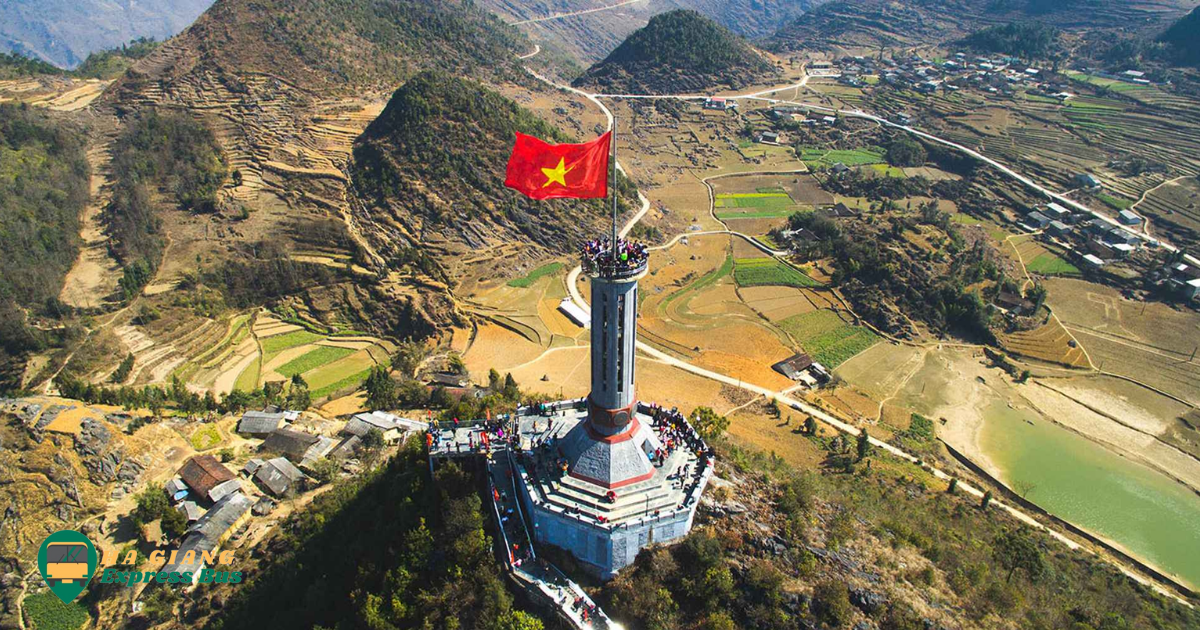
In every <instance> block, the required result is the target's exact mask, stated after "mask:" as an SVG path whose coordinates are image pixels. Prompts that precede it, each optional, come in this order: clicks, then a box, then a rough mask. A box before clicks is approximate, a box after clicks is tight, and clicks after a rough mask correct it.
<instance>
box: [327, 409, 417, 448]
mask: <svg viewBox="0 0 1200 630" xmlns="http://www.w3.org/2000/svg"><path fill="white" fill-rule="evenodd" d="M371 429H378V430H379V432H380V433H382V434H383V441H384V442H386V443H388V444H391V443H393V442H396V441H398V440H399V439H400V437H401V435H403V431H404V425H403V424H401V422H400V418H399V417H398V416H394V415H392V414H390V413H384V412H382V411H372V412H370V413H360V414H356V415H355V416H353V417H352V418H350V420H348V421H347V422H346V426H344V427H342V430H341V433H342V434H344V435H354V436H358V437H360V438H362V437H365V436H366V435H367V433H369V432H370V431H371Z"/></svg>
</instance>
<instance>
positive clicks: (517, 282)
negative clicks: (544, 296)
mask: <svg viewBox="0 0 1200 630" xmlns="http://www.w3.org/2000/svg"><path fill="white" fill-rule="evenodd" d="M562 268H563V264H562V263H560V262H552V263H547V264H545V265H542V266H541V267H538V268H537V269H534V270H533V271H530V272H529V273H528V274H526V275H525V277H524V278H514V279H512V280H509V281H508V286H510V287H516V288H518V289H527V288H529V287H531V286H533V283H535V282H537V281H538V280H541V279H542V278H544V277H545V276H551V275H554V274H556V273H558V272H559V270H561V269H562Z"/></svg>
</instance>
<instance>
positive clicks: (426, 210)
mask: <svg viewBox="0 0 1200 630" xmlns="http://www.w3.org/2000/svg"><path fill="white" fill-rule="evenodd" d="M518 131H520V132H522V133H526V134H530V135H534V136H537V137H540V138H544V139H546V140H548V141H552V142H572V141H576V140H574V139H572V138H569V137H567V136H565V135H564V134H563V133H561V132H559V131H558V130H557V129H555V128H554V127H552V126H551V125H549V124H547V123H546V122H545V121H543V120H541V119H540V118H538V117H537V116H535V115H534V114H532V113H531V112H529V111H528V110H526V109H524V108H522V107H520V106H519V105H517V104H516V103H514V102H513V101H511V100H509V99H507V98H505V97H504V96H501V95H500V94H498V93H497V92H494V91H492V90H491V89H488V88H486V87H484V86H482V85H480V84H478V83H475V82H473V81H469V80H464V79H461V78H457V77H452V76H449V75H446V74H443V73H439V72H424V73H421V74H419V75H417V76H416V77H414V78H413V79H412V80H410V81H408V82H407V83H405V84H404V86H402V87H401V88H400V89H398V90H397V91H396V93H395V94H394V95H393V96H392V98H391V100H390V101H389V102H388V105H387V108H386V109H384V110H383V113H382V114H380V116H379V118H377V119H376V120H375V121H374V122H373V123H371V125H370V126H369V127H368V128H367V130H366V132H365V133H364V134H363V135H362V137H360V138H359V140H358V142H357V143H356V144H355V147H354V161H353V165H352V169H351V173H352V177H353V185H354V188H355V191H356V193H357V194H358V196H359V198H360V199H361V200H362V201H363V203H365V204H366V205H367V208H368V211H369V213H370V215H371V216H372V218H373V222H374V223H375V224H377V225H386V226H388V227H389V228H390V230H393V231H394V232H392V233H389V234H387V235H382V238H379V239H378V241H379V247H380V250H381V251H384V252H386V251H388V250H389V248H397V249H396V251H395V252H394V253H393V255H394V256H401V253H402V251H403V250H404V249H405V248H412V247H417V248H419V251H421V252H423V253H428V254H432V255H433V256H435V257H437V258H439V259H442V260H450V259H454V258H456V257H457V256H459V255H463V254H471V255H478V254H481V253H484V252H485V251H486V250H500V249H506V246H510V245H511V244H513V243H519V244H520V247H518V248H516V252H515V253H512V252H510V253H508V254H505V255H503V256H500V255H497V256H496V259H497V261H498V265H497V266H498V267H505V266H508V265H510V264H511V263H515V262H517V260H518V259H522V258H529V259H532V258H535V257H536V256H537V255H538V254H539V252H541V253H544V252H545V251H551V252H554V253H558V254H561V253H565V252H569V251H573V250H574V248H575V247H576V246H577V245H578V244H579V241H580V239H581V238H586V237H589V236H590V235H593V234H597V233H599V232H600V231H601V230H602V223H603V221H604V219H605V218H606V217H607V212H606V211H607V204H606V203H605V202H604V200H588V201H580V200H556V201H550V202H532V201H530V200H527V199H525V198H524V197H521V196H519V195H518V194H517V193H515V192H513V191H511V190H508V189H507V188H505V187H504V176H505V165H506V163H507V160H508V153H509V150H510V148H511V147H512V142H513V137H514V133H515V132H518ZM618 190H620V192H621V193H622V198H621V200H620V201H621V210H622V211H624V210H626V209H628V208H629V205H630V202H631V200H632V196H633V194H634V192H633V189H632V187H631V186H630V185H629V184H628V183H627V182H626V181H625V180H624V178H620V181H619V182H618Z"/></svg>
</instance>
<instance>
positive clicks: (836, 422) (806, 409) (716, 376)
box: [526, 68, 1200, 607]
mask: <svg viewBox="0 0 1200 630" xmlns="http://www.w3.org/2000/svg"><path fill="white" fill-rule="evenodd" d="M526 70H527V71H528V72H529V73H530V74H532V75H533V76H534V77H536V78H537V79H538V80H540V81H542V82H544V83H546V84H548V85H550V86H552V87H555V88H558V89H561V90H564V91H567V92H570V93H572V94H576V95H579V96H582V97H584V98H586V99H588V100H589V101H591V102H593V103H595V104H596V106H597V107H599V108H600V110H601V111H602V112H603V113H604V116H605V118H606V119H607V120H608V128H609V129H612V126H613V114H612V111H611V110H609V108H608V107H607V106H606V105H605V104H604V103H603V102H602V101H601V100H600V99H603V98H609V99H677V100H696V99H704V98H707V96H705V95H692V94H688V95H661V96H657V95H641V94H593V93H590V92H585V91H583V90H580V89H578V88H575V87H571V86H567V85H562V84H559V83H556V82H554V81H552V80H550V79H548V78H546V77H544V76H542V75H540V74H538V73H536V72H534V71H533V70H532V69H530V68H526ZM807 83H808V75H805V77H804V79H802V80H801V81H800V82H798V83H795V84H792V85H787V86H783V87H779V88H771V89H767V90H763V91H760V92H755V93H751V94H743V95H735V96H726V97H725V98H727V99H757V100H763V101H766V102H768V103H772V104H786V105H796V106H800V107H807V108H810V109H815V110H820V111H828V112H833V113H836V114H839V115H845V116H853V117H857V118H864V119H867V120H872V121H875V122H878V123H879V124H881V125H884V126H888V127H893V128H896V129H901V130H904V131H906V132H908V133H911V134H913V135H916V136H919V137H922V138H925V139H927V140H930V141H932V142H936V143H939V144H942V145H945V146H948V147H951V148H955V149H958V150H960V151H962V152H964V153H966V154H967V155H970V156H972V157H974V158H976V159H978V160H980V161H981V162H984V163H986V164H989V165H991V166H993V167H994V168H996V169H997V170H999V171H1000V172H1001V173H1004V174H1005V175H1007V176H1009V177H1011V178H1013V179H1015V180H1017V181H1018V182H1021V183H1022V184H1024V185H1026V186H1028V187H1029V188H1031V189H1033V190H1035V191H1038V192H1040V193H1042V194H1044V195H1046V196H1048V197H1050V198H1053V199H1056V200H1058V201H1060V202H1062V203H1065V204H1067V205H1069V206H1071V207H1073V208H1076V209H1078V210H1080V211H1083V212H1087V213H1089V214H1092V215H1093V216H1095V217H1097V218H1099V219H1101V220H1103V221H1106V222H1108V223H1110V224H1112V225H1113V226H1114V227H1117V228H1120V229H1122V230H1125V231H1127V232H1130V233H1131V234H1134V235H1136V236H1138V237H1139V238H1146V237H1145V235H1142V234H1138V233H1137V232H1134V231H1132V230H1130V229H1129V228H1127V227H1125V226H1123V225H1121V224H1119V223H1117V222H1116V221H1115V220H1113V219H1110V218H1108V217H1106V216H1104V215H1102V214H1100V213H1098V212H1096V211H1093V210H1092V209H1090V208H1088V207H1087V206H1085V205H1083V204H1081V203H1078V202H1075V201H1073V200H1071V199H1067V198H1066V197H1064V196H1063V195H1061V194H1058V193H1055V192H1053V191H1051V190H1048V189H1046V188H1044V187H1042V186H1040V185H1038V184H1037V183H1036V182H1034V181H1033V180H1031V179H1029V178H1027V177H1025V176H1023V175H1021V174H1019V173H1017V172H1016V171H1014V170H1012V169H1011V168H1009V167H1007V166H1005V165H1003V164H1001V163H999V162H997V161H996V160H993V159H991V158H988V157H986V156H984V155H982V154H980V153H978V152H977V151H974V150H972V149H969V148H967V147H964V146H962V145H960V144H958V143H955V142H951V141H949V140H944V139H942V138H938V137H936V136H933V135H931V134H928V133H925V132H922V131H918V130H916V129H913V128H912V127H909V126H906V125H899V124H896V123H893V122H891V121H888V120H886V119H884V118H881V117H879V116H875V115H873V114H868V113H866V112H863V111H861V110H839V109H835V108H830V107H825V106H822V105H815V104H811V103H804V102H800V101H792V100H781V99H772V98H767V97H766V95H768V94H774V93H778V92H782V91H786V90H794V89H797V88H801V87H804V86H805V85H806V84H807ZM617 168H621V167H620V164H618V165H617ZM621 170H622V172H624V169H621ZM706 183H707V182H706ZM710 194H711V190H710ZM638 197H639V199H640V200H641V201H642V208H641V211H640V212H638V213H637V214H635V215H634V216H633V217H631V218H630V219H629V221H627V222H626V223H625V225H624V226H623V227H622V228H621V230H620V235H621V236H625V235H626V234H628V233H629V231H630V230H632V229H633V226H634V225H636V224H637V223H638V221H640V220H641V219H642V217H644V216H645V214H646V212H647V210H649V206H650V204H649V200H647V199H646V197H645V196H644V195H642V193H641V192H639V193H638ZM707 233H730V234H737V233H734V232H728V231H712V232H707ZM693 234H701V233H693ZM737 235H738V236H741V237H743V238H748V237H746V236H745V235H743V234H737ZM683 236H687V234H680V235H677V236H676V237H675V238H674V239H672V240H671V241H670V242H669V243H668V244H667V245H664V246H660V247H659V248H655V249H661V247H668V246H670V245H673V244H674V243H675V242H676V241H678V240H679V239H680V238H682V237H683ZM748 240H750V241H751V242H754V243H756V241H754V240H753V239H748ZM1155 242H1157V243H1158V244H1159V245H1160V246H1162V247H1163V248H1164V249H1168V250H1170V251H1177V249H1176V248H1174V247H1172V246H1171V245H1169V244H1166V243H1162V242H1160V241H1155ZM1185 258H1186V259H1188V260H1189V262H1194V263H1195V264H1197V265H1200V261H1196V260H1195V259H1194V258H1192V257H1191V256H1187V255H1185ZM581 272H582V267H580V266H578V265H577V266H576V267H575V268H574V269H572V270H571V271H570V273H569V274H567V279H566V284H567V291H568V293H569V295H570V297H571V301H572V302H574V303H575V305H576V306H577V307H579V308H580V309H581V310H582V311H583V312H584V313H590V312H591V308H590V307H589V306H588V303H587V301H586V300H584V298H583V295H582V294H581V293H580V292H579V286H578V279H579V275H580V273H581ZM637 348H638V350H640V351H641V352H642V353H643V354H644V355H646V356H647V357H649V358H650V359H652V360H654V361H657V362H659V363H663V364H666V365H670V366H672V367H676V368H678V369H681V370H683V371H685V372H689V373H691V374H694V375H696V376H700V377H703V378H707V379H710V380H714V381H717V382H719V383H723V384H725V385H729V386H731V387H736V388H739V389H742V390H745V391H748V392H751V393H754V394H758V395H760V396H764V397H766V398H768V399H772V400H775V401H777V402H779V403H781V404H784V405H787V406H788V407H791V408H792V409H794V410H796V411H800V412H803V413H806V414H808V415H810V416H813V417H814V418H816V419H818V420H820V421H822V422H824V423H825V424H827V425H829V426H831V427H833V428H834V429H836V430H838V431H841V432H842V433H846V434H848V435H853V436H857V435H859V434H860V433H861V431H860V429H859V428H858V427H855V426H854V425H852V424H850V423H848V422H844V421H842V420H840V419H838V418H836V417H834V416H833V415H831V414H830V413H828V412H826V411H825V410H823V409H821V408H819V407H816V406H814V405H812V404H809V403H807V402H804V401H802V400H798V399H796V398H793V397H792V396H790V395H789V392H790V391H791V390H785V391H774V390H771V389H768V388H765V387H760V386H758V385H755V384H753V383H747V382H745V381H743V380H741V379H736V378H733V377H731V376H727V375H725V374H721V373H719V372H714V371H712V370H708V369H705V368H702V367H700V366H697V365H693V364H691V363H689V362H687V361H684V360H681V359H678V358H676V357H673V356H671V355H669V354H667V353H665V352H662V351H661V350H658V349H657V348H654V347H652V346H650V345H648V344H646V343H645V342H641V341H639V342H637ZM793 389H794V388H793ZM869 440H870V443H871V445H872V446H874V447H876V448H878V449H881V450H883V451H885V452H887V453H889V454H891V455H893V456H895V457H898V458H900V459H903V460H906V461H908V462H910V463H913V464H917V465H919V466H923V467H925V468H926V470H928V471H930V473H931V474H932V475H933V476H934V477H935V478H937V479H939V480H942V481H946V482H949V481H950V480H951V479H956V478H957V477H955V476H953V475H949V474H947V473H946V472H944V471H942V470H941V469H939V468H936V467H933V466H931V465H929V464H928V462H923V461H922V460H921V459H920V458H918V457H916V456H914V455H912V454H910V453H908V452H906V451H904V450H902V449H900V448H897V447H895V446H892V445H891V444H888V443H886V442H883V441H881V440H878V439H876V438H869ZM958 488H959V489H961V490H962V491H963V492H964V493H966V494H967V495H970V496H972V497H975V498H979V499H982V497H983V496H984V493H985V491H984V490H982V489H980V488H977V487H975V486H973V485H971V484H969V483H965V482H963V481H961V480H959V481H958ZM991 505H992V506H994V507H995V508H996V509H999V510H1002V511H1004V512H1006V513H1007V514H1009V515H1010V516H1012V517H1013V518H1015V519H1017V520H1018V521H1021V522H1022V523H1025V524H1027V525H1029V526H1030V527H1034V528H1037V529H1039V530H1042V531H1044V532H1046V533H1047V535H1049V536H1051V537H1052V538H1054V539H1055V540H1058V541H1059V542H1061V543H1062V544H1064V545H1066V546H1067V547H1068V548H1069V549H1072V550H1079V549H1083V550H1086V551H1088V552H1090V553H1096V554H1097V555H1100V554H1098V553H1097V552H1096V551H1095V550H1093V549H1091V548H1089V547H1084V546H1083V545H1081V544H1079V543H1078V542H1076V541H1075V540H1074V539H1072V538H1069V537H1067V536H1066V535H1064V534H1062V533H1061V532H1059V531H1057V530H1055V529H1053V528H1050V527H1047V526H1046V525H1043V524H1042V523H1041V522H1039V521H1038V520H1037V519H1035V518H1034V517H1032V516H1030V515H1029V514H1028V513H1026V512H1024V511H1022V510H1020V509H1018V508H1016V507H1013V506H1011V505H1008V504H1006V503H1004V502H1002V501H999V500H992V501H991ZM1100 557H1102V558H1105V559H1106V560H1108V561H1109V562H1111V563H1112V564H1113V565H1114V566H1116V567H1117V568H1118V569H1119V570H1120V571H1121V572H1122V573H1124V574H1126V575H1128V576H1129V577H1130V578H1131V579H1133V580H1135V581H1136V582H1138V583H1140V584H1143V585H1145V586H1149V587H1151V588H1153V589H1155V590H1156V591H1157V592H1159V593H1162V594H1163V595H1166V596H1168V597H1171V598H1173V599H1175V600H1177V601H1179V602H1181V603H1183V604H1184V605H1186V606H1189V607H1191V605H1192V604H1191V603H1190V602H1188V601H1187V600H1186V599H1184V598H1183V597H1181V596H1180V595H1179V594H1178V593H1176V592H1174V591H1173V590H1171V589H1169V588H1167V587H1166V586H1164V585H1163V584H1161V583H1159V582H1157V581H1155V580H1151V579H1149V578H1147V577H1145V576H1144V575H1142V574H1140V573H1138V572H1135V571H1134V570H1132V569H1130V568H1129V567H1127V566H1126V565H1125V564H1123V563H1121V562H1119V561H1117V560H1115V559H1113V558H1111V557H1108V556H1104V555H1100Z"/></svg>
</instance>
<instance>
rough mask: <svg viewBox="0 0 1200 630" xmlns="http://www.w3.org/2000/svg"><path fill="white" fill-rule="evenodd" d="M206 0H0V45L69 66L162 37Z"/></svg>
mask: <svg viewBox="0 0 1200 630" xmlns="http://www.w3.org/2000/svg"><path fill="white" fill-rule="evenodd" d="M211 4H212V0H156V1H154V2H135V1H132V0H120V1H116V2H114V1H112V0H5V1H4V2H3V3H0V50H8V51H13V52H18V53H21V54H23V55H25V56H29V57H37V58H39V59H43V60H45V61H48V62H50V63H53V64H54V65H57V66H59V67H62V68H74V67H75V66H78V65H79V64H80V63H83V60H84V59H86V58H87V56H88V55H89V54H91V53H93V52H98V51H101V50H105V49H109V48H114V47H117V46H120V45H121V44H124V43H126V42H128V41H131V40H134V39H138V38H141V37H153V38H155V39H166V38H167V37H170V36H172V35H174V34H176V33H178V32H179V31H181V30H183V29H184V28H186V27H187V26H188V25H189V24H191V23H192V22H193V21H194V20H195V19H196V17H197V16H199V15H200V14H201V13H202V12H203V11H204V10H205V9H207V8H208V6H209V5H211Z"/></svg>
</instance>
